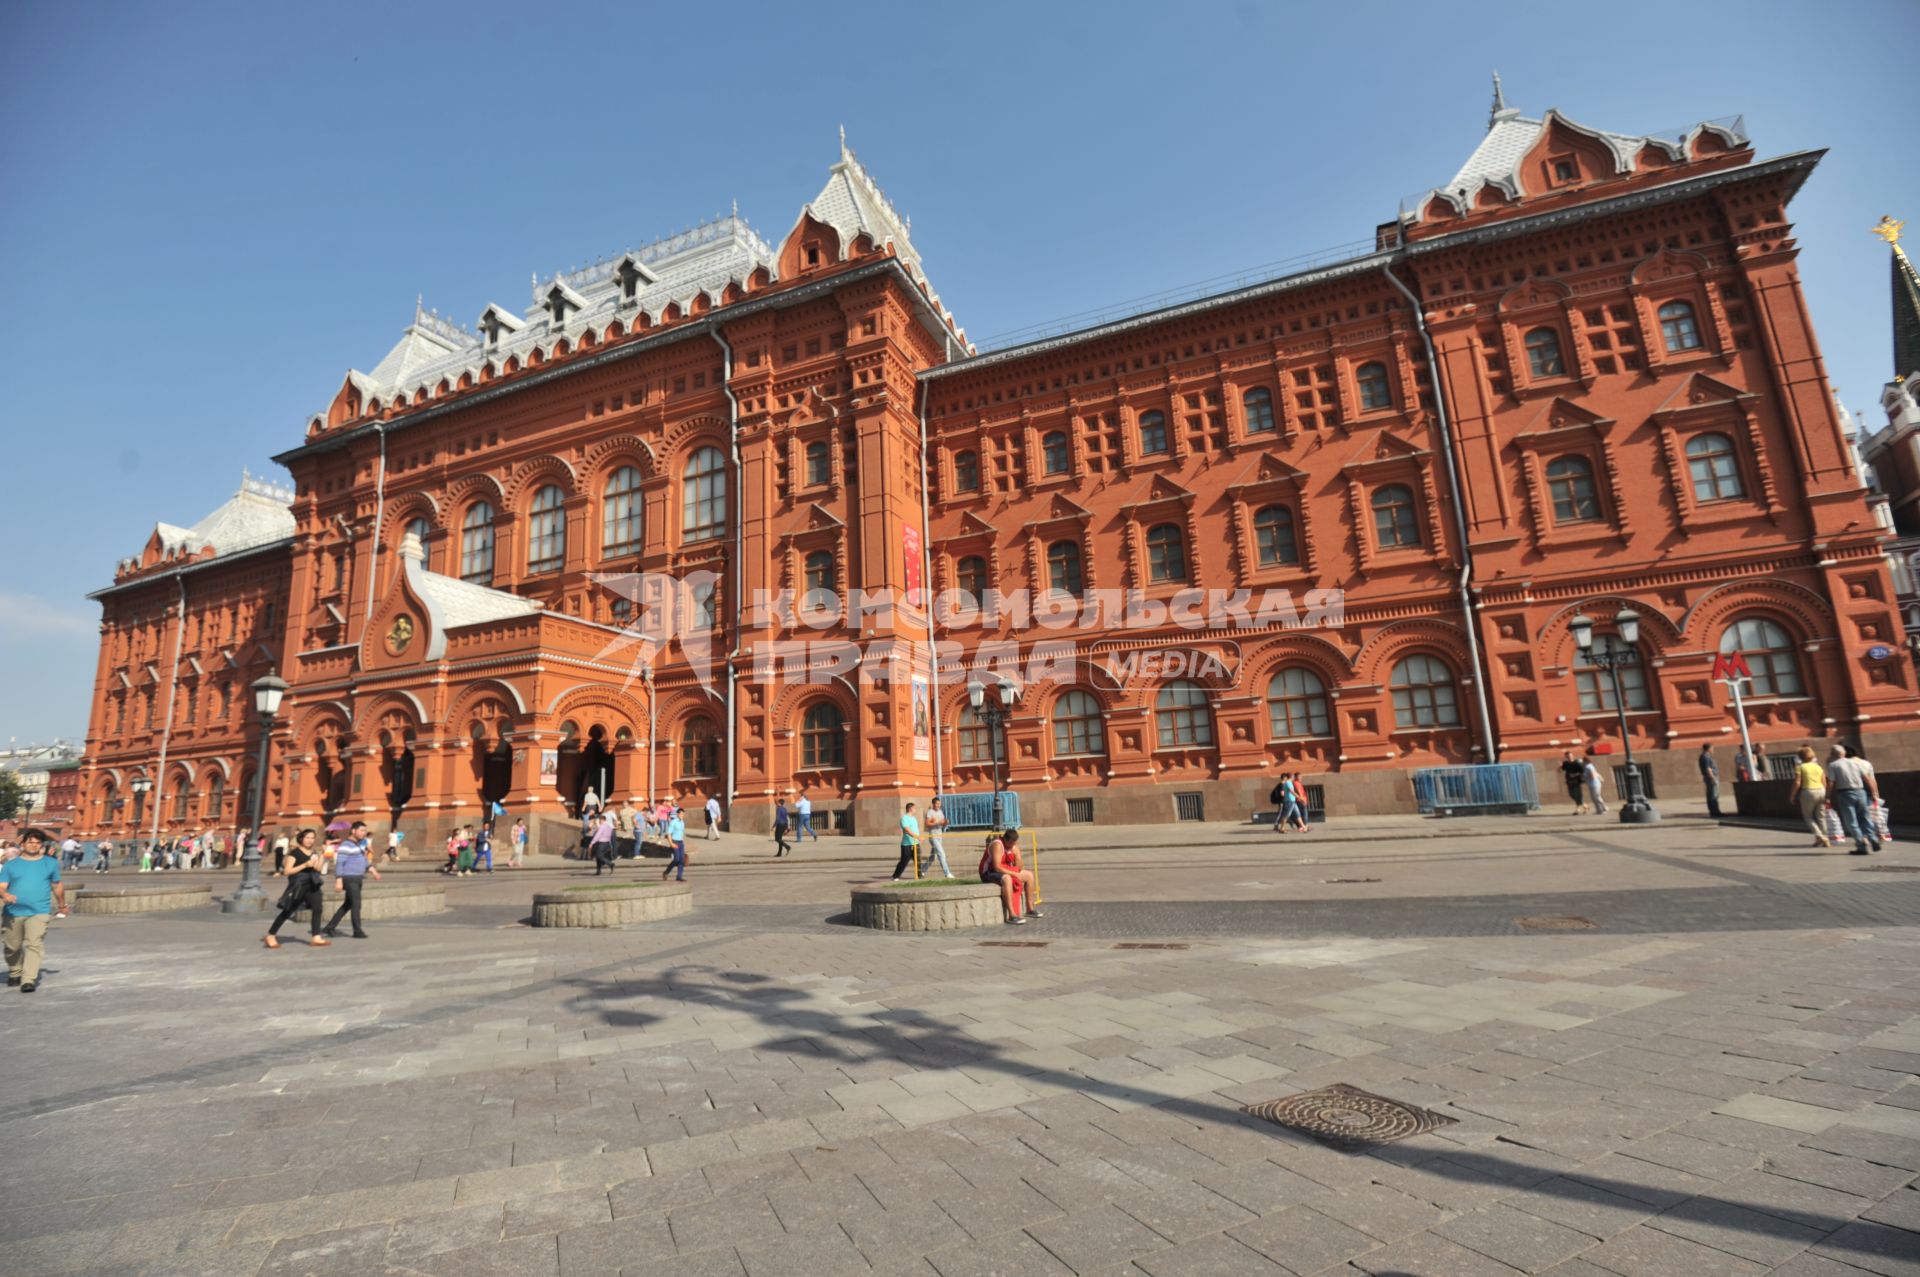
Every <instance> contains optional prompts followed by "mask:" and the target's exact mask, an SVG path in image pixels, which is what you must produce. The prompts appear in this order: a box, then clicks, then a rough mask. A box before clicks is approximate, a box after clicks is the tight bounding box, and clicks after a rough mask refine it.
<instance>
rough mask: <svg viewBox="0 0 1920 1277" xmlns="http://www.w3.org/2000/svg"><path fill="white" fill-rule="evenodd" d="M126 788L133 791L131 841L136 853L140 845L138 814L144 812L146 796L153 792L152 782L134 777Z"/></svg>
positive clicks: (140, 777) (141, 777)
mask: <svg viewBox="0 0 1920 1277" xmlns="http://www.w3.org/2000/svg"><path fill="white" fill-rule="evenodd" d="M127 788H128V789H131V790H132V791H133V836H132V840H133V845H134V849H135V850H136V851H137V850H139V843H140V814H141V812H143V811H145V810H146V807H147V795H148V794H150V793H152V792H153V782H152V781H150V780H148V779H147V778H146V777H145V776H135V777H134V778H133V780H132V782H131V783H129V784H128V785H127Z"/></svg>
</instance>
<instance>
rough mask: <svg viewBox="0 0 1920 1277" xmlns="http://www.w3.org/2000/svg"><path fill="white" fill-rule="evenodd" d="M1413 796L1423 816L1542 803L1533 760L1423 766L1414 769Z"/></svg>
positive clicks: (1526, 807) (1531, 806)
mask: <svg viewBox="0 0 1920 1277" xmlns="http://www.w3.org/2000/svg"><path fill="white" fill-rule="evenodd" d="M1413 797H1414V800H1415V801H1416V802H1417V803H1418V804H1419V805H1420V814H1421V815H1423V816H1432V815H1466V814H1468V813H1471V812H1474V811H1489V812H1492V811H1515V810H1518V811H1537V810H1538V809H1539V807H1540V789H1539V786H1538V785H1537V784H1536V783H1535V780H1534V771H1533V764H1531V763H1482V764H1480V765H1478V766H1473V767H1422V768H1419V769H1417V770H1416V771H1415V772H1414V773H1413Z"/></svg>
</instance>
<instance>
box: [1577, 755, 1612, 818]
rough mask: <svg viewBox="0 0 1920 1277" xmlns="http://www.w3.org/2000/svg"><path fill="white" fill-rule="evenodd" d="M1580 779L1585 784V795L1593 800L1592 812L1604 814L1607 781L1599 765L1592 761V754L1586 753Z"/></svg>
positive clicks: (1597, 814) (1605, 809)
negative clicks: (1585, 761)
mask: <svg viewBox="0 0 1920 1277" xmlns="http://www.w3.org/2000/svg"><path fill="white" fill-rule="evenodd" d="M1581 779H1582V780H1584V781H1585V782H1586V785H1587V797H1588V798H1589V799H1591V800H1592V802H1593V813H1594V815H1596V816H1604V815H1606V812H1607V782H1606V777H1605V776H1604V775H1602V774H1601V771H1600V768H1599V765H1598V764H1596V763H1595V762H1594V761H1593V755H1591V754H1589V755H1587V764H1586V767H1585V768H1584V769H1583V770H1582V771H1581Z"/></svg>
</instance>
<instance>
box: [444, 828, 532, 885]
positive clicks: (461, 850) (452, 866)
mask: <svg viewBox="0 0 1920 1277" xmlns="http://www.w3.org/2000/svg"><path fill="white" fill-rule="evenodd" d="M526 857H527V822H526V818H525V817H520V818H518V819H516V820H515V821H514V822H513V827H512V828H510V829H508V830H507V868H509V869H523V868H525V867H526ZM482 864H484V865H485V866H486V867H485V868H484V869H483V868H481V865H482ZM440 872H441V873H443V874H446V875H448V876H449V877H455V878H470V877H472V876H473V875H474V874H477V873H492V872H493V821H492V820H491V819H488V820H484V821H482V822H480V824H479V826H478V827H477V828H476V827H475V826H473V825H461V826H458V827H457V828H456V829H454V831H453V832H452V833H450V834H448V835H447V860H446V863H445V864H443V865H441V866H440Z"/></svg>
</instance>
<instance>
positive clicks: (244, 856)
mask: <svg viewBox="0 0 1920 1277" xmlns="http://www.w3.org/2000/svg"><path fill="white" fill-rule="evenodd" d="M286 694H287V684H286V680H284V679H282V678H279V677H277V676H275V675H273V674H266V675H262V676H261V677H260V678H257V679H255V680H254V681H253V708H254V709H255V710H256V711H258V712H259V715H260V759H259V762H258V763H256V764H255V766H254V769H253V816H252V822H251V826H250V830H249V832H250V835H251V836H250V837H249V838H248V839H247V845H246V846H244V847H242V848H241V849H240V890H238V891H236V892H234V893H233V894H232V895H231V896H228V897H227V898H226V899H225V900H222V901H221V902H220V908H221V911H222V912H224V913H245V912H248V911H252V910H259V909H264V908H266V907H267V893H266V892H265V891H262V890H261V889H260V820H261V817H262V816H263V815H264V814H265V809H266V805H267V751H268V750H269V749H270V748H271V747H272V744H273V717H274V715H275V714H278V713H279V712H280V698H281V697H283V696H285V695H286Z"/></svg>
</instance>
